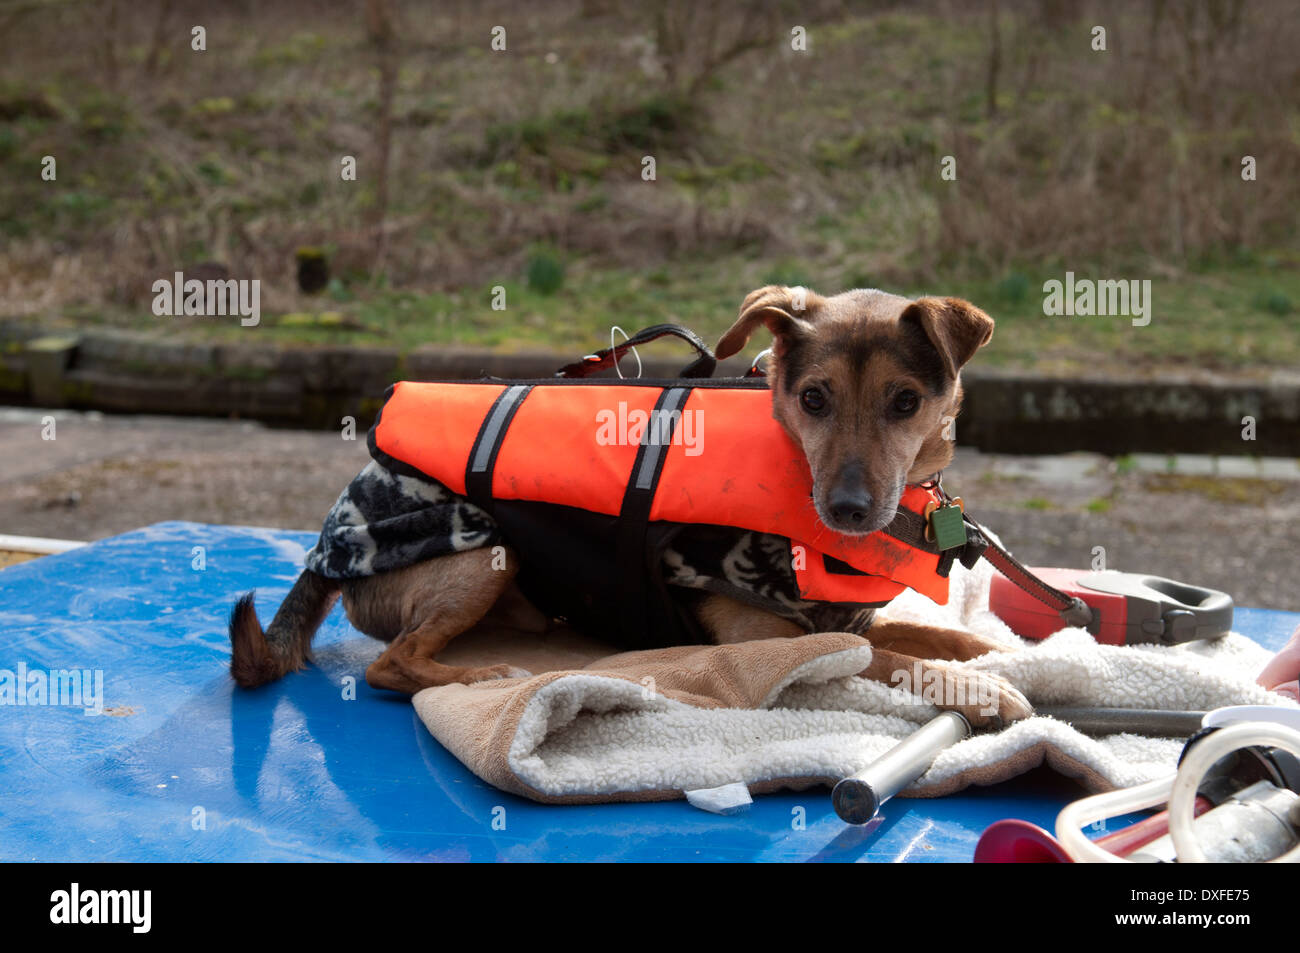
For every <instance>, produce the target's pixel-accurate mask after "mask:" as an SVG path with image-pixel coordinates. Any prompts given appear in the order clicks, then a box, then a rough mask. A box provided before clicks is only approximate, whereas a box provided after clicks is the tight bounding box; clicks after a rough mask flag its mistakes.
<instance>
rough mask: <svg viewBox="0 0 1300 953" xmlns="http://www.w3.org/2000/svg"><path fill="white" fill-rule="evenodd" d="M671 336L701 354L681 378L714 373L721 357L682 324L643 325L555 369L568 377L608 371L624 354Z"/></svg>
mask: <svg viewBox="0 0 1300 953" xmlns="http://www.w3.org/2000/svg"><path fill="white" fill-rule="evenodd" d="M668 335H671V336H673V337H678V338H681V339H682V340H683V341H685V342H686V343H687V344H689V345H690V346H691V347H693V348H695V351H696V353H697V354H698V355H699V357H697V358H696V359H695V360H694V361H692V362H691V363H690V364H688V365H687V366H686V367H685V368H683V369H682V371H681V373H680V374H678V375H677V376H678V377H712V376H713V371H714V370H715V369H716V368H717V366H718V359H717V358H716V357H714V355H713V351H712V350H711V349H710V348H709V346H708V345H707V344H705V343H704V341H703V339H702V338H701V337H700V336H699V335H698V334H696V333H695V332H694V331H692V330H691V329H690V328H684V327H682V326H681V325H680V324H652V325H651V326H650V327H648V328H642V329H641V330H640V331H638V332H636V334H633V335H632V336H631V337H630V338H628V339H627V340H625V341H622V342H620V343H618V344H615V345H614V346H613V347H606V348H601V349H600V350H599V351H597V352H595V353H594V354H588V355H587V356H586V357H584V358H583V359H582V360H580V361H575V362H574V363H572V364H565V365H564V366H563V367H561V368H560V369H559V370H558V371H556V372H555V376H556V377H566V378H576V377H590V376H591V375H592V374H595V373H596V372H597V371H603V370H608V369H609V368H611V367H613V366H614V365H616V364H617V363H618V362H619V361H620V360H622V358H623V355H624V354H626V353H627V352H628V351H629V350H631V349H632V348H634V347H636V346H637V345H638V344H645V343H647V342H649V341H654V340H656V339H658V338H661V337H666V336H668Z"/></svg>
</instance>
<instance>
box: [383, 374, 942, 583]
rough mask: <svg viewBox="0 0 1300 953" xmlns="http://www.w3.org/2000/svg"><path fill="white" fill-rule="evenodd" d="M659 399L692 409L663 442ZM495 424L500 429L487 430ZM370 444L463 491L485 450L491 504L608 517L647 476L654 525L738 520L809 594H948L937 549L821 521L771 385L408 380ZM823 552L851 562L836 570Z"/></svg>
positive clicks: (917, 507)
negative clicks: (775, 543) (786, 544)
mask: <svg viewBox="0 0 1300 953" xmlns="http://www.w3.org/2000/svg"><path fill="white" fill-rule="evenodd" d="M666 390H667V391H670V393H668V394H665V391H666ZM675 391H681V394H680V395H678V394H674V393H671V392H675ZM664 397H669V398H674V397H675V398H676V399H678V400H680V401H681V405H680V411H681V413H682V414H683V415H686V414H692V415H694V416H693V417H692V418H691V419H690V420H689V421H688V420H687V418H686V417H685V416H682V417H680V418H677V419H676V420H675V424H676V426H675V427H673V428H672V429H671V439H668V441H667V445H666V446H662V445H658V440H659V435H661V434H662V435H663V437H665V438H667V437H668V435H669V431H668V430H667V429H665V430H663V431H660V430H659V429H658V428H657V426H656V425H657V424H658V423H660V422H661V421H660V420H658V419H656V418H654V417H652V416H651V411H653V410H654V409H655V407H656V404H657V402H659V401H660V400H661V398H664ZM494 408H495V418H494ZM507 408H508V412H507ZM511 415H512V416H511ZM507 418H508V421H507ZM503 421H507V422H508V426H495V427H494V426H493V425H494V424H497V425H501V424H503ZM485 424H486V426H485ZM646 424H649V426H647V425H646ZM481 431H482V432H483V435H484V440H489V438H490V437H495V438H496V439H495V444H494V446H487V445H486V444H484V445H483V446H479V445H478V444H479V442H480V432H481ZM488 431H493V433H492V434H488ZM611 436H612V437H613V438H614V439H612V440H611V439H610V438H611ZM370 439H371V449H372V452H375V451H378V454H376V455H377V456H378V455H379V454H382V455H386V456H387V457H389V458H392V459H393V460H396V461H399V462H401V463H404V464H406V465H408V466H411V467H414V468H415V469H416V470H418V471H420V472H421V473H423V474H425V475H426V476H428V477H431V478H432V479H435V480H437V481H439V482H440V483H442V484H443V485H445V486H446V487H448V488H449V489H450V490H452V491H453V492H455V493H459V494H461V495H470V497H471V498H473V493H468V494H467V479H466V477H467V471H468V470H470V469H472V468H473V467H474V466H475V465H476V463H475V461H476V460H478V461H479V463H480V464H483V463H485V461H487V458H488V457H490V456H491V454H492V452H493V450H494V449H495V457H494V458H493V459H492V460H491V461H490V466H488V468H487V469H486V470H485V471H484V472H483V474H482V475H483V476H485V477H486V476H488V475H489V474H490V479H491V497H492V499H497V500H526V501H534V502H543V503H555V504H560V505H564V506H570V507H575V508H578V509H584V510H588V511H591V512H595V513H602V514H607V515H615V516H616V515H619V514H620V512H621V511H622V507H623V505H624V498H625V496H630V494H629V485H634V484H635V482H636V481H637V480H638V479H640V480H641V481H643V483H644V482H645V481H647V480H649V481H650V486H649V489H650V491H652V493H653V497H652V500H651V504H650V507H649V514H648V518H649V519H650V520H651V521H666V522H673V523H704V524H712V525H720V526H733V527H736V528H738V529H746V530H753V531H756V532H760V533H770V534H773V535H777V536H784V537H787V538H789V539H790V540H791V547H792V559H793V561H794V567H795V573H796V578H797V580H798V585H799V589H800V592H801V594H802V595H803V596H804V597H805V598H808V599H816V600H821V601H827V602H851V603H860V604H865V603H884V602H888V601H889V600H890V599H892V598H893V597H894V596H896V595H898V593H899V592H901V590H902V587H903V586H906V587H909V588H912V589H915V590H916V591H918V592H921V593H923V594H924V595H926V596H928V597H930V598H931V599H933V600H934V601H935V602H937V603H940V604H942V603H945V602H947V599H948V579H947V576H946V574H945V575H940V574H939V565H940V554H939V553H938V552H937V550H934V549H926V548H921V546H920V545H912V544H909V543H907V542H904V541H903V540H900V539H896V538H895V537H894V536H891V535H890V534H889V533H888V532H885V531H879V532H875V533H870V534H867V535H865V536H849V535H845V534H842V533H837V532H835V531H833V530H831V529H829V528H828V527H827V526H826V525H825V524H824V523H822V522H821V520H820V518H818V516H817V513H816V510H815V509H814V507H813V503H812V476H811V473H810V472H809V470H808V465H807V463H806V461H805V460H804V457H803V454H802V453H801V452H800V451H799V449H798V448H797V447H796V446H795V445H794V443H793V442H792V441H791V440H790V438H789V436H788V435H787V434H786V433H785V431H784V430H783V429H782V428H781V426H780V424H778V423H777V422H776V421H775V420H774V419H773V418H772V411H771V392H770V391H769V390H767V389H766V388H758V387H747V386H746V387H738V386H734V385H732V386H727V385H718V384H716V383H714V384H710V383H705V382H700V381H683V382H682V383H681V384H677V383H673V384H669V385H667V386H665V385H664V384H662V383H660V384H634V383H625V384H620V383H610V384H606V383H604V382H600V383H596V382H590V383H588V382H581V383H579V382H574V381H563V380H557V381H555V382H553V383H552V382H549V381H547V382H539V383H536V384H534V385H530V386H525V385H510V384H505V383H477V382H474V383H470V382H466V383H460V382H451V383H416V382H410V381H404V382H401V383H398V384H395V385H393V388H392V390H391V391H390V396H389V397H388V400H387V402H386V403H385V405H384V408H383V411H382V413H381V415H380V418H379V420H378V421H377V422H376V424H375V427H374V429H373V430H372V431H371V438H370ZM690 441H693V443H692V442H690ZM489 442H491V441H490V440H489ZM642 443H645V444H647V448H646V449H647V451H653V453H650V452H648V453H646V454H645V455H644V458H645V462H643V464H642V466H641V467H639V468H638V472H637V473H634V472H633V469H634V466H635V465H636V462H637V454H638V450H639V449H640V448H641V444H642ZM380 462H381V463H382V462H385V461H383V460H382V459H381V460H380ZM654 468H659V469H658V481H657V483H654V482H653V476H652V474H650V475H649V476H648V475H647V472H648V471H651V470H653V469H654ZM643 488H644V487H643ZM932 499H935V497H934V495H933V494H932V493H931V491H927V490H924V489H922V488H920V487H916V486H910V487H908V488H907V489H906V490H905V491H904V493H903V497H902V500H901V501H900V504H899V505H900V508H902V509H906V510H910V511H911V512H912V513H914V514H916V515H917V516H918V517H919V516H920V515H921V514H922V513H923V511H924V508H925V504H926V503H927V502H930V501H931V500H932ZM801 548H802V551H801ZM801 555H802V556H803V557H804V558H802V559H801V558H800V557H801ZM825 556H830V557H832V560H833V561H834V560H838V561H839V562H840V563H844V564H847V566H843V567H839V569H840V571H838V572H837V571H835V570H834V568H832V566H828V564H827V560H826V559H825ZM855 572H856V573H864V574H866V575H857V574H854V573H855Z"/></svg>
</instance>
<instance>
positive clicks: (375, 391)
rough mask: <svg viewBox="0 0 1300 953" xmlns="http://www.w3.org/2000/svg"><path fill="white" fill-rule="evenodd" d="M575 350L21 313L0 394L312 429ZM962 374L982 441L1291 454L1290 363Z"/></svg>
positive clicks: (520, 371)
mask: <svg viewBox="0 0 1300 953" xmlns="http://www.w3.org/2000/svg"><path fill="white" fill-rule="evenodd" d="M577 357H578V355H574V354H549V353H538V352H532V353H520V354H499V353H495V352H488V351H471V350H463V349H455V348H434V347H427V348H418V349H416V350H413V351H407V352H402V351H399V350H396V349H391V348H347V347H307V346H303V347H255V346H249V345H229V344H204V343H196V342H174V341H167V342H160V341H158V340H156V339H154V338H152V337H150V336H147V335H143V334H138V333H130V332H121V331H110V330H85V331H81V332H79V333H75V334H67V335H60V336H58V337H50V336H49V335H48V334H47V333H45V332H42V331H41V330H40V329H39V328H36V327H34V326H31V325H25V324H21V323H17V322H0V402H4V403H10V404H18V405H23V406H42V407H69V408H76V409H83V410H105V411H115V412H121V413H162V414H184V415H195V416H213V417H231V416H234V417H242V418H248V419H252V420H260V421H264V422H266V423H271V424H281V425H293V426H300V427H313V428H323V429H324V428H337V427H338V426H340V420H341V419H342V418H343V417H345V416H351V417H355V418H356V420H357V423H358V425H361V426H368V425H369V423H370V422H371V421H372V420H373V418H374V416H375V413H376V412H377V411H378V409H379V407H380V405H381V403H382V399H383V393H384V390H385V389H386V388H387V387H388V385H389V384H391V383H392V382H394V381H397V380H403V379H410V380H439V379H443V380H472V379H475V378H480V377H484V376H493V377H500V378H507V379H509V378H514V379H529V378H549V377H550V376H551V375H552V374H554V372H555V370H556V369H557V368H559V367H560V366H562V365H563V364H566V363H569V362H571V361H573V360H575V359H576V358H577ZM747 360H748V358H746V359H745V360H739V359H736V358H733V359H731V360H729V361H724V362H722V364H721V365H720V367H719V372H718V374H719V376H729V375H730V376H734V375H739V374H742V373H744V371H745V370H746V368H747V366H748V365H747ZM689 361H690V354H689V353H688V352H687V349H686V348H685V347H683V354H682V356H681V359H680V360H677V361H664V360H662V359H654V360H649V359H648V360H646V361H645V368H644V374H645V376H646V377H672V376H674V375H675V374H676V373H677V372H678V371H679V370H680V369H681V368H682V367H684V366H685V365H686V364H687V363H689ZM626 363H627V362H626V361H625V364H626ZM632 367H633V368H634V367H635V363H634V362H633V363H632ZM608 376H610V377H613V376H615V375H613V374H610V375H608ZM963 380H964V383H965V388H966V404H965V407H964V409H963V411H962V414H961V417H960V418H959V419H958V423H957V440H958V442H959V443H961V444H965V445H970V446H976V447H979V448H980V449H981V450H985V451H989V452H997V453H1016V454H1022V453H1031V454H1033V453H1066V452H1071V451H1079V450H1082V451H1092V452H1096V453H1105V454H1112V455H1114V454H1125V453H1135V452H1143V453H1156V454H1171V453H1199V454H1220V455H1249V456H1273V457H1286V458H1295V457H1296V456H1298V455H1300V375H1295V374H1282V373H1276V374H1272V375H1270V376H1266V377H1259V378H1254V377H1252V378H1248V379H1247V378H1230V377H1225V376H1222V375H1211V374H1209V373H1207V372H1200V371H1189V372H1187V373H1186V374H1179V375H1174V374H1163V375H1151V374H1145V373H1144V372H1143V371H1142V370H1141V369H1134V374H1133V376H1132V377H1118V376H1106V375H1101V374H1096V375H1092V374H1090V375H1088V376H1087V377H1082V378H1061V377H1049V376H1045V375H1038V374H1032V373H1028V372H1007V371H999V370H987V369H981V368H979V367H978V366H977V367H976V368H974V369H971V370H969V371H967V372H966V373H965V374H964V375H963ZM1243 418H1252V419H1253V421H1254V439H1253V440H1248V439H1244V438H1243V431H1245V430H1246V429H1247V427H1248V424H1246V423H1243Z"/></svg>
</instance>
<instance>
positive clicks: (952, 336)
mask: <svg viewBox="0 0 1300 953" xmlns="http://www.w3.org/2000/svg"><path fill="white" fill-rule="evenodd" d="M899 321H900V322H902V323H908V322H911V323H914V324H916V325H917V326H919V327H920V329H921V330H922V331H924V332H925V336H926V337H927V338H929V339H930V343H931V344H933V345H934V347H935V350H937V351H938V352H939V356H940V357H942V358H943V363H944V367H945V369H946V370H947V372H948V376H949V377H956V376H957V372H958V371H960V370H961V369H962V366H963V365H965V363H966V362H967V361H969V360H970V359H971V358H972V357H974V356H975V352H976V351H978V350H979V349H980V348H982V347H983V346H984V345H985V344H988V343H989V339H990V338H992V337H993V319H992V318H990V317H989V316H988V315H987V314H985V313H984V312H983V311H981V310H980V309H979V308H977V307H975V305H973V304H971V303H970V302H969V301H963V300H962V299H961V298H918V299H917V300H916V301H913V302H912V303H911V304H910V305H908V307H907V310H905V311H904V312H903V314H902V316H901V317H900V318H899Z"/></svg>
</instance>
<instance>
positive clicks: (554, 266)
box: [527, 250, 564, 295]
mask: <svg viewBox="0 0 1300 953" xmlns="http://www.w3.org/2000/svg"><path fill="white" fill-rule="evenodd" d="M527 279H528V287H529V288H530V289H531V290H533V291H536V292H537V293H538V294H544V295H553V294H555V292H557V291H559V290H560V287H561V286H562V285H563V284H564V262H562V261H560V259H559V256H557V255H556V254H555V253H554V252H552V251H548V250H540V251H536V252H533V254H532V256H531V257H530V258H529V259H528V272H527Z"/></svg>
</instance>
